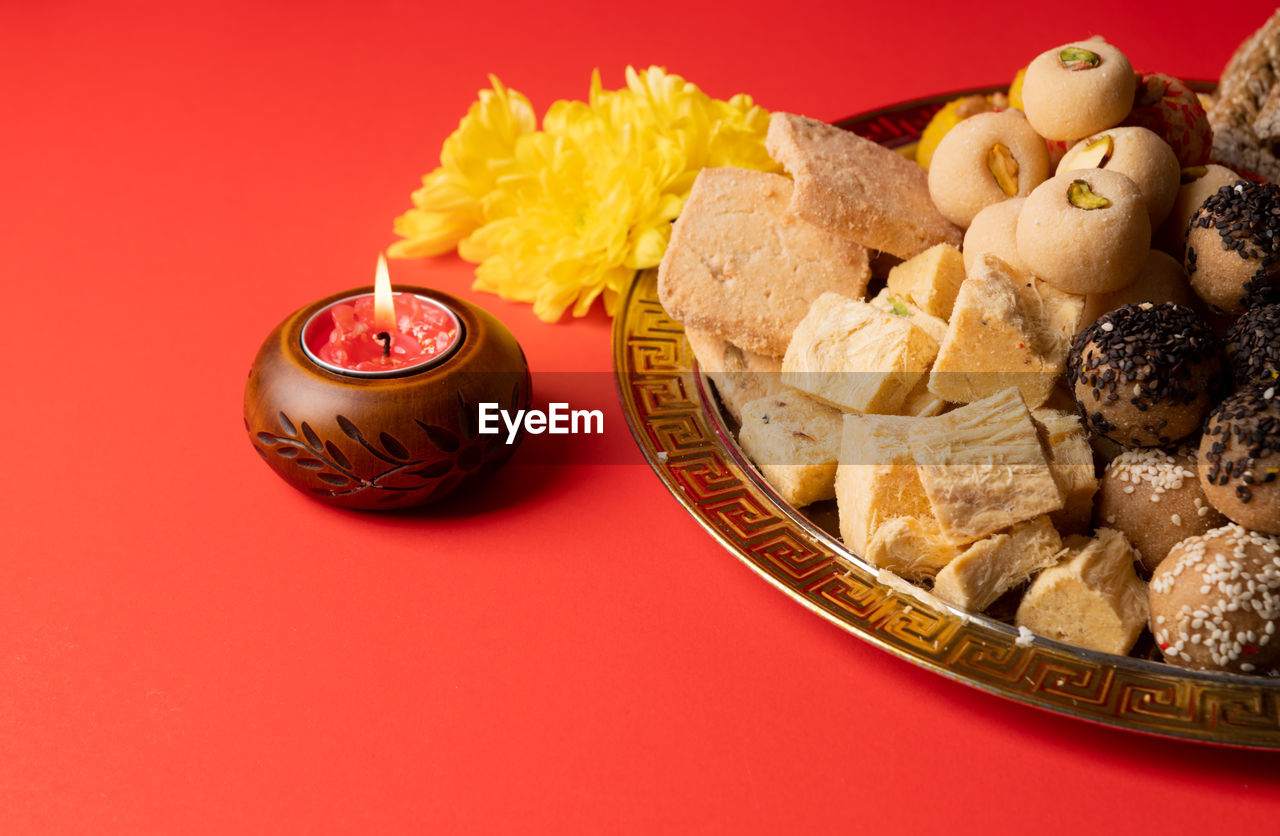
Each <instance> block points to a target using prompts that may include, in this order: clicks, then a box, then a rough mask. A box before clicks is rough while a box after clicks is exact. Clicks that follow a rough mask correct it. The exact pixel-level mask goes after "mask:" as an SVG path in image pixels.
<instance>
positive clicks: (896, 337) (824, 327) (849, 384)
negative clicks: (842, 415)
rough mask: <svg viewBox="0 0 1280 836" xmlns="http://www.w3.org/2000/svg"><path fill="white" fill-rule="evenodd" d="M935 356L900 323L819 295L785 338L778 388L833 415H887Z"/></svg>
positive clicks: (924, 338)
mask: <svg viewBox="0 0 1280 836" xmlns="http://www.w3.org/2000/svg"><path fill="white" fill-rule="evenodd" d="M937 352H938V344H937V343H936V342H934V341H933V339H932V338H931V337H930V336H929V335H928V334H926V333H925V332H924V331H923V330H921V329H920V328H917V327H916V326H914V325H912V324H911V323H910V322H908V321H907V320H906V319H905V318H903V317H900V316H895V315H893V314H891V313H886V312H885V311H882V310H880V309H879V308H876V307H874V306H872V305H870V304H869V303H867V302H861V301H856V300H853V299H849V298H846V297H844V296H841V295H839V294H837V293H824V294H822V295H821V296H819V297H818V298H817V299H816V300H814V302H813V305H812V306H811V307H810V308H809V312H808V313H807V314H805V316H804V318H803V319H802V320H800V324H799V325H797V326H796V329H795V333H794V334H792V336H791V343H790V345H788V346H787V353H786V354H785V355H784V356H783V358H782V382H783V383H785V384H786V385H788V386H791V387H793V388H795V389H799V390H800V391H801V392H806V393H808V394H810V395H813V396H814V397H815V398H818V399H819V400H821V401H823V402H825V403H828V404H830V405H831V406H834V407H837V408H839V409H843V410H846V411H853V412H875V413H881V414H892V413H894V412H896V411H897V410H898V408H899V407H900V406H901V405H902V402H903V400H905V399H906V396H907V394H908V393H910V392H911V390H912V389H913V388H914V387H915V385H916V382H917V381H919V380H920V378H921V377H923V376H924V373H925V372H926V371H927V370H928V368H929V363H931V362H932V361H933V358H934V355H936V354H937Z"/></svg>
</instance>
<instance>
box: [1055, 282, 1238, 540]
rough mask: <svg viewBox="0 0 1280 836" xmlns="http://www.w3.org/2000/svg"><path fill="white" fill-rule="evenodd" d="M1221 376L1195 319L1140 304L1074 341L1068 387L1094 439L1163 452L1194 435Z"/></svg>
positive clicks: (1207, 334) (1207, 335)
mask: <svg viewBox="0 0 1280 836" xmlns="http://www.w3.org/2000/svg"><path fill="white" fill-rule="evenodd" d="M1220 368H1221V363H1220V361H1219V356H1218V340H1217V339H1216V338H1215V337H1214V335H1213V332H1212V331H1210V330H1209V326H1208V325H1206V324H1205V323H1204V320H1203V319H1201V318H1200V317H1199V316H1198V315H1197V314H1196V313H1195V312H1194V311H1192V310H1191V309H1189V308H1184V307H1182V306H1181V305H1173V304H1163V305H1153V304H1151V303H1150V302H1143V303H1141V304H1137V305H1124V306H1123V307H1120V308H1117V309H1116V310H1114V311H1111V312H1109V313H1106V314H1104V315H1103V316H1101V317H1099V318H1098V319H1097V320H1096V321H1095V322H1094V323H1093V324H1092V325H1090V326H1089V327H1088V328H1086V329H1084V330H1083V331H1081V332H1080V333H1079V334H1076V337H1075V339H1074V340H1072V342H1071V352H1070V354H1069V355H1068V357H1067V382H1068V383H1069V384H1070V385H1071V391H1072V394H1074V395H1075V399H1076V405H1077V407H1078V408H1079V409H1080V414H1081V415H1083V416H1084V419H1085V423H1086V424H1087V425H1088V426H1089V428H1090V429H1092V430H1093V431H1094V432H1096V433H1098V434H1099V435H1105V436H1106V437H1107V438H1110V439H1111V440H1112V441H1115V442H1118V443H1120V444H1124V445H1126V446H1130V447H1166V446H1168V445H1169V444H1171V443H1173V442H1175V441H1177V440H1179V439H1181V438H1185V437H1186V436H1188V435H1190V434H1191V433H1193V432H1195V431H1196V430H1197V429H1199V427H1200V422H1201V420H1202V419H1203V418H1204V414H1205V412H1207V411H1208V409H1209V406H1210V400H1209V397H1210V390H1211V389H1212V388H1213V382H1214V378H1215V376H1216V375H1217V374H1218V372H1219V369H1220ZM1228 516H1230V515H1228Z"/></svg>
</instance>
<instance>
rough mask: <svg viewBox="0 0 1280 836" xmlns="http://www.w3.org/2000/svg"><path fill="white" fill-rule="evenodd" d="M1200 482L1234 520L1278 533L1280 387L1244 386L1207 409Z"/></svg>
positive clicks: (1205, 491) (1201, 450) (1202, 442)
mask: <svg viewBox="0 0 1280 836" xmlns="http://www.w3.org/2000/svg"><path fill="white" fill-rule="evenodd" d="M1200 483H1201V485H1202V486H1203V487H1204V495H1205V496H1206V497H1208V499H1209V501H1210V502H1211V503H1213V507H1215V508H1217V509H1218V510H1219V511H1221V512H1222V513H1223V514H1225V515H1226V517H1227V518H1228V519H1230V520H1231V521H1232V522H1237V523H1239V524H1240V525H1243V526H1244V527H1245V528H1250V529H1253V530H1254V531H1265V532H1267V533H1268V534H1280V386H1277V385H1275V384H1271V385H1268V386H1251V387H1249V388H1248V389H1242V390H1240V391H1239V392H1236V393H1235V394H1234V395H1232V396H1231V397H1229V398H1227V399H1226V400H1224V401H1223V402H1222V403H1220V404H1218V406H1217V407H1215V408H1214V410H1213V412H1211V413H1209V417H1208V419H1207V420H1206V421H1205V424H1204V435H1203V436H1202V437H1201V439H1200Z"/></svg>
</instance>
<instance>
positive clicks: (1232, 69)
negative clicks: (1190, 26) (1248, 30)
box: [1209, 12, 1280, 181]
mask: <svg viewBox="0 0 1280 836" xmlns="http://www.w3.org/2000/svg"><path fill="white" fill-rule="evenodd" d="M1277 78H1280V12H1276V13H1275V14H1274V15H1272V16H1271V19H1270V20H1268V21H1267V22H1266V23H1265V24H1263V26H1262V28H1261V29H1259V30H1258V31H1257V32H1255V33H1253V34H1252V35H1251V36H1249V38H1248V39H1247V40H1245V41H1244V43H1242V44H1240V46H1239V48H1237V49H1236V52H1235V54H1234V55H1233V56H1231V60H1230V61H1229V62H1227V67H1226V69H1225V70H1223V71H1222V78H1221V80H1220V81H1219V83H1218V95H1217V97H1216V98H1215V99H1214V103H1213V107H1212V108H1210V109H1209V124H1210V125H1211V126H1212V127H1213V156H1214V158H1215V159H1219V160H1222V161H1223V162H1225V163H1228V164H1229V165H1235V166H1240V167H1241V168H1245V169H1248V170H1249V171H1256V172H1257V173H1258V174H1260V175H1262V176H1263V177H1265V178H1267V179H1268V180H1271V181H1277V180H1280V155H1278V154H1277V143H1280V92H1277V91H1280V87H1278V86H1277V84H1276V79H1277Z"/></svg>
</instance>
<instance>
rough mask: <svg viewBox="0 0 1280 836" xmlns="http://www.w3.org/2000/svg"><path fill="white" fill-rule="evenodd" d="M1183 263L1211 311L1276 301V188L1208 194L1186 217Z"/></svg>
mask: <svg viewBox="0 0 1280 836" xmlns="http://www.w3.org/2000/svg"><path fill="white" fill-rule="evenodd" d="M1183 263H1184V264H1185V265H1186V268H1187V275H1189V276H1190V277H1191V286H1192V288H1194V289H1195V291H1196V293H1197V294H1199V296H1200V298H1201V299H1203V300H1204V301H1205V302H1206V303H1207V304H1208V305H1209V307H1210V308H1212V309H1213V310H1214V311H1215V312H1218V313H1227V314H1240V313H1244V311H1245V309H1246V308H1252V307H1254V306H1255V305H1265V304H1268V303H1271V302H1280V185H1276V184H1275V183H1251V182H1241V183H1236V184H1235V185H1233V186H1226V187H1223V188H1221V189H1218V191H1217V192H1215V193H1214V194H1212V195H1210V196H1209V198H1208V199H1207V200H1205V202H1204V203H1202V204H1201V205H1200V208H1199V209H1197V210H1196V212H1195V214H1194V215H1192V216H1191V222H1190V224H1189V225H1188V227H1187V252H1186V257H1185V259H1184V262H1183Z"/></svg>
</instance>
